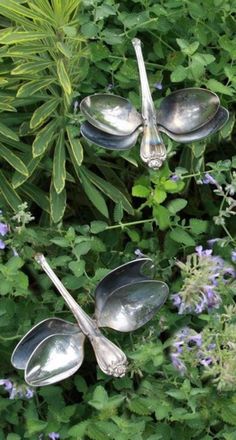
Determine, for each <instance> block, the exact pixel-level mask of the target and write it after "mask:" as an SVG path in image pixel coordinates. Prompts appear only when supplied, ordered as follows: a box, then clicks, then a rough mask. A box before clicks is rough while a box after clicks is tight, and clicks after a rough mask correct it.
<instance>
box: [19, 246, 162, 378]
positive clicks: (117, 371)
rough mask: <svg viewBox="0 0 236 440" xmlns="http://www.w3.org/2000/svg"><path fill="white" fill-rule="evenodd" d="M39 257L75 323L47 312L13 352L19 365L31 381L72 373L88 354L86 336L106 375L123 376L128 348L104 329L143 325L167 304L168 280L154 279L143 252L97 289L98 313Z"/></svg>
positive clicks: (111, 274) (124, 329)
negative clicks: (89, 310)
mask: <svg viewBox="0 0 236 440" xmlns="http://www.w3.org/2000/svg"><path fill="white" fill-rule="evenodd" d="M35 259H36V261H37V262H38V263H39V264H40V265H41V267H42V269H43V270H44V271H45V272H46V274H47V275H48V276H49V278H50V279H51V281H52V282H53V283H54V285H55V286H56V288H57V289H58V291H59V292H60V294H61V295H62V297H63V298H64V300H65V302H66V303H67V305H68V307H69V308H70V310H71V312H72V313H73V315H74V317H75V319H76V321H77V324H73V323H71V322H68V321H65V320H63V319H59V318H48V319H45V320H43V321H41V322H39V323H38V324H37V325H35V326H34V327H33V328H32V329H31V330H30V331H29V332H28V333H27V334H26V335H25V336H24V337H23V338H22V339H21V340H20V342H19V343H18V345H17V346H16V348H15V350H14V351H13V354H12V358H11V361H12V364H13V366H14V367H15V368H18V369H22V370H24V373H25V381H26V382H27V383H28V384H29V385H30V386H43V385H49V384H52V383H55V382H58V381H60V380H63V379H65V378H67V377H69V376H71V375H72V374H74V373H75V372H76V371H77V370H78V369H79V367H80V366H81V364H82V362H83V358H84V348H83V347H84V341H85V338H86V336H87V337H88V339H89V340H90V343H91V345H92V347H93V349H94V353H95V356H96V360H97V362H98V365H99V367H100V369H101V370H102V371H103V372H104V373H105V374H108V375H112V376H114V377H122V376H124V375H125V373H126V370H127V358H126V355H125V353H124V352H123V351H122V350H121V349H120V348H119V347H117V346H116V345H115V344H114V343H113V342H111V341H110V340H109V339H107V338H106V337H105V336H104V335H103V334H102V333H101V331H100V329H99V328H100V327H109V328H112V329H115V330H118V331H121V332H130V331H133V330H136V329H138V328H140V327H142V326H143V325H144V324H146V323H147V322H148V321H149V320H150V319H151V318H152V317H153V316H154V314H155V313H156V311H157V310H158V309H159V308H160V307H161V306H162V305H163V304H164V302H165V301H166V299H167V296H168V292H169V289H168V286H167V285H166V284H165V283H164V282H162V281H157V280H153V279H152V275H151V271H152V269H153V263H152V260H151V259H150V258H146V257H142V258H138V259H136V260H133V261H130V262H128V263H126V264H123V265H122V266H120V267H118V268H116V269H114V270H112V271H111V272H109V273H108V275H107V276H105V278H103V279H102V280H101V281H100V283H99V284H98V286H97V287H96V290H95V318H94V319H92V318H91V317H90V316H88V315H87V314H86V313H85V312H84V310H83V309H82V308H81V307H80V306H79V305H78V304H77V303H76V301H75V300H74V298H73V297H72V296H71V295H70V293H69V292H68V291H67V290H66V288H65V287H64V285H63V284H62V283H61V281H60V280H59V278H58V277H57V276H56V274H55V273H54V272H53V270H52V269H51V267H50V266H49V264H48V263H47V261H46V259H45V257H44V256H43V255H42V254H37V255H36V257H35Z"/></svg>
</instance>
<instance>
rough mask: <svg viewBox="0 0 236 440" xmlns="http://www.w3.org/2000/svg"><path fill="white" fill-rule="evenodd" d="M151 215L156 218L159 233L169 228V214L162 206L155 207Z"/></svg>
mask: <svg viewBox="0 0 236 440" xmlns="http://www.w3.org/2000/svg"><path fill="white" fill-rule="evenodd" d="M153 215H154V217H155V218H156V220H157V222H158V226H159V228H160V230H161V231H164V230H165V229H167V228H168V227H169V226H170V213H169V211H168V209H167V208H165V207H164V206H162V205H158V206H155V207H154V208H153Z"/></svg>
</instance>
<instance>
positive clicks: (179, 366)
mask: <svg viewBox="0 0 236 440" xmlns="http://www.w3.org/2000/svg"><path fill="white" fill-rule="evenodd" d="M170 358H171V361H172V364H173V366H174V367H175V368H176V370H178V371H179V373H180V374H181V376H183V375H184V374H185V372H186V370H187V368H186V366H185V364H184V362H183V361H181V359H180V358H179V354H178V353H171V355H170Z"/></svg>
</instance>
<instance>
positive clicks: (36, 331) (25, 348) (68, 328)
mask: <svg viewBox="0 0 236 440" xmlns="http://www.w3.org/2000/svg"><path fill="white" fill-rule="evenodd" d="M78 331H79V328H78V326H77V325H74V324H72V323H70V322H67V321H64V320H63V319H59V318H49V319H45V320H44V321H41V322H39V323H38V324H36V325H35V326H34V327H33V328H32V329H31V330H29V331H28V332H27V333H26V335H25V336H24V337H23V338H22V339H21V340H20V342H19V343H18V344H17V346H16V347H15V349H14V351H13V353H12V357H11V362H12V365H13V366H14V367H15V368H18V369H20V370H24V369H25V368H26V365H27V363H28V360H29V358H30V356H31V354H32V353H33V351H34V350H35V348H36V347H37V346H38V345H39V344H40V343H41V342H42V341H44V340H45V339H47V338H48V337H50V336H53V335H58V334H65V335H73V334H75V335H76V334H77V333H78Z"/></svg>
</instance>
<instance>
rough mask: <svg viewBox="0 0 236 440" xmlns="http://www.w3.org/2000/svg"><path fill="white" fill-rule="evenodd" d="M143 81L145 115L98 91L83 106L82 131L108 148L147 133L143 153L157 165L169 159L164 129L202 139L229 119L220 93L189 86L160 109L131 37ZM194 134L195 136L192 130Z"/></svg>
mask: <svg viewBox="0 0 236 440" xmlns="http://www.w3.org/2000/svg"><path fill="white" fill-rule="evenodd" d="M132 44H133V46H134V50H135V54H136V58H137V63H138V69H139V76H140V85H141V97H142V112H141V113H142V114H141V115H140V114H139V113H138V112H137V111H136V110H135V108H134V107H133V106H132V104H131V103H130V102H129V101H128V100H127V99H124V98H122V97H121V96H116V95H112V94H95V95H91V96H87V97H86V98H84V99H83V100H82V102H81V104H80V109H81V112H82V114H83V115H84V116H85V118H86V119H87V122H85V123H83V124H82V125H81V134H82V136H84V137H85V138H86V139H87V140H89V141H91V142H93V143H95V144H97V145H99V146H102V147H104V148H108V149H118V150H123V149H128V148H131V147H132V146H134V145H135V143H136V141H137V138H138V136H139V134H140V133H141V132H142V133H143V135H142V141H141V148H140V156H141V158H142V160H143V161H144V162H145V163H147V164H148V166H149V167H150V168H153V169H158V168H160V166H161V165H162V163H163V161H164V160H165V158H166V149H165V146H164V143H163V140H162V138H161V135H160V132H164V133H165V134H167V135H168V136H169V137H170V138H172V139H174V140H176V141H178V142H192V141H194V140H200V139H202V138H204V137H206V136H208V135H210V134H212V133H215V132H216V131H218V130H219V129H220V128H222V126H223V125H224V124H225V122H226V121H227V120H228V117H229V114H228V111H227V110H226V109H224V108H223V107H220V101H219V98H218V96H217V95H216V94H215V93H213V92H211V91H209V90H206V89H200V88H188V89H183V90H178V91H176V92H173V93H171V94H170V95H169V96H167V97H166V98H164V99H163V101H162V103H161V105H160V109H159V110H158V111H157V112H156V111H155V108H154V104H153V100H152V96H151V92H150V88H149V84H148V79H147V74H146V69H145V64H144V60H143V55H142V50H141V42H140V40H139V39H137V38H134V39H133V40H132ZM192 133H193V134H192Z"/></svg>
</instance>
